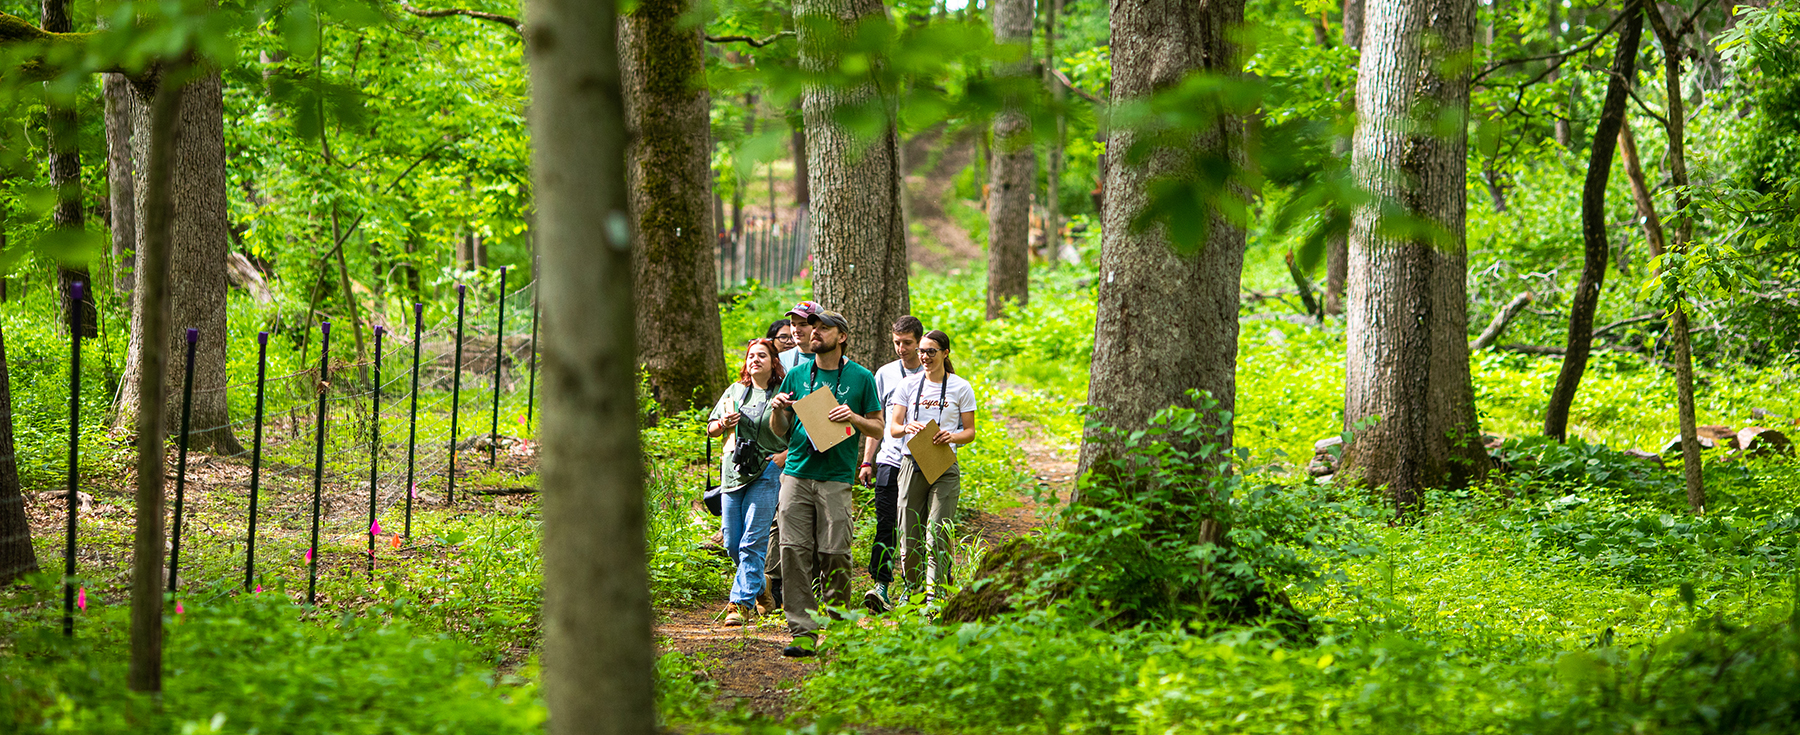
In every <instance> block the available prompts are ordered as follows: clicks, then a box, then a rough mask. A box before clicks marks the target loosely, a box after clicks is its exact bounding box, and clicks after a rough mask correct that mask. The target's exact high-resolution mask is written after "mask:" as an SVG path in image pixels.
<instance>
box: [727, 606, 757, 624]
mask: <svg viewBox="0 0 1800 735" xmlns="http://www.w3.org/2000/svg"><path fill="white" fill-rule="evenodd" d="M754 615H755V613H754V612H753V611H752V610H751V609H750V608H749V607H748V606H745V605H739V604H737V603H732V604H729V605H726V606H725V627H727V628H737V627H740V626H742V625H744V624H745V623H747V622H749V621H750V618H751V617H752V616H754Z"/></svg>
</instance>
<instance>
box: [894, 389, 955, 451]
mask: <svg viewBox="0 0 1800 735" xmlns="http://www.w3.org/2000/svg"><path fill="white" fill-rule="evenodd" d="M894 406H905V407H906V421H907V423H911V422H914V421H917V422H920V423H924V422H927V421H932V420H936V421H937V423H938V428H939V429H942V430H944V431H950V432H956V431H961V430H962V428H963V425H962V415H963V413H965V412H972V411H974V410H976V408H977V404H976V403H975V388H974V386H971V385H969V381H967V380H964V379H962V377H960V376H958V375H955V374H948V375H945V376H944V382H943V383H934V382H932V381H931V376H930V375H929V374H927V373H924V372H920V373H919V374H917V375H914V376H912V377H910V378H907V379H906V382H903V383H901V384H900V387H899V388H897V389H895V390H894V395H893V396H891V397H889V398H888V407H889V408H892V407H894ZM910 439H911V437H907V438H905V439H899V440H898V441H900V442H901V444H900V451H901V453H902V454H905V455H907V456H911V455H912V449H911V448H910V447H907V446H906V442H907V441H908V440H910ZM950 448H952V449H955V448H956V445H955V444H952V445H950Z"/></svg>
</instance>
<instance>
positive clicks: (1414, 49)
mask: <svg viewBox="0 0 1800 735" xmlns="http://www.w3.org/2000/svg"><path fill="white" fill-rule="evenodd" d="M1369 11H1370V12H1369V13H1368V15H1367V16H1365V18H1364V28H1363V34H1364V35H1363V48H1365V49H1368V53H1366V54H1364V55H1363V57H1362V65H1361V69H1360V73H1359V75H1358V78H1357V84H1356V112H1357V127H1356V134H1355V137H1354V139H1353V141H1352V145H1351V147H1352V155H1353V157H1352V164H1351V170H1352V173H1353V175H1354V176H1355V179H1356V183H1357V185H1358V186H1360V187H1363V188H1364V189H1365V190H1367V191H1369V192H1371V193H1372V194H1373V195H1374V201H1372V202H1371V203H1369V204H1366V205H1364V206H1362V207H1359V208H1358V209H1357V211H1356V213H1355V215H1354V217H1353V218H1352V220H1351V227H1350V247H1349V258H1348V260H1349V268H1348V274H1349V275H1348V279H1347V289H1346V304H1345V305H1346V307H1347V313H1348V319H1347V320H1346V324H1345V343H1346V351H1347V355H1348V358H1347V360H1346V363H1347V370H1346V373H1347V374H1346V376H1345V377H1346V381H1345V391H1344V423H1345V427H1346V429H1356V428H1357V427H1359V425H1360V424H1362V423H1363V422H1364V421H1365V420H1368V419H1372V418H1376V417H1379V422H1378V423H1376V424H1375V425H1374V426H1372V427H1369V428H1366V429H1362V430H1360V431H1358V433H1357V435H1356V436H1355V437H1354V438H1353V439H1352V440H1351V442H1350V444H1349V445H1348V446H1347V447H1345V450H1344V455H1343V460H1342V463H1341V465H1340V469H1339V472H1338V476H1339V477H1342V478H1345V479H1348V480H1351V481H1353V482H1359V483H1361V484H1364V485H1366V486H1368V487H1371V488H1381V487H1385V488H1387V492H1388V494H1389V497H1390V499H1391V500H1392V501H1393V503H1394V505H1395V507H1396V510H1397V511H1398V512H1400V513H1405V512H1407V511H1408V510H1410V509H1411V508H1413V507H1415V506H1417V505H1418V503H1419V499H1420V492H1421V491H1422V490H1424V489H1425V488H1428V487H1435V486H1441V485H1445V484H1461V483H1464V482H1467V481H1468V480H1470V479H1473V478H1475V477H1477V476H1479V475H1481V474H1482V473H1484V472H1485V471H1486V470H1487V466H1488V461H1487V456H1486V453H1485V452H1484V451H1483V449H1482V445H1481V432H1480V427H1479V424H1478V423H1477V419H1476V415H1475V391H1474V386H1473V384H1472V383H1471V381H1470V378H1469V342H1468V339H1469V338H1468V306H1467V303H1468V289H1467V284H1466V282H1465V278H1466V273H1465V271H1466V265H1465V263H1466V255H1465V250H1464V240H1463V238H1464V230H1463V223H1464V215H1465V212H1466V208H1467V204H1468V203H1467V201H1466V194H1465V189H1466V185H1465V182H1466V178H1465V177H1466V175H1467V169H1466V166H1467V164H1466V160H1465V153H1466V149H1467V140H1466V138H1465V136H1464V135H1463V133H1462V130H1463V129H1464V124H1465V121H1466V120H1467V119H1468V110H1469V84H1468V71H1467V68H1466V67H1464V66H1459V65H1457V64H1456V62H1453V61H1452V60H1454V59H1459V58H1463V57H1464V56H1465V55H1466V54H1468V53H1470V50H1471V48H1470V47H1471V43H1472V41H1473V36H1474V33H1475V6H1474V3H1473V2H1471V1H1470V0H1399V1H1398V2H1395V3H1391V4H1384V5H1378V6H1370V8H1369ZM1420 109H1428V110H1434V111H1436V112H1435V113H1434V114H1433V115H1432V116H1433V117H1437V116H1438V115H1443V114H1445V113H1449V114H1450V115H1452V116H1453V117H1454V120H1455V126H1454V130H1455V131H1456V132H1455V133H1454V134H1452V135H1451V136H1450V137H1436V136H1435V135H1434V134H1433V133H1432V132H1431V131H1429V130H1421V129H1419V126H1418V125H1417V124H1416V122H1415V121H1416V120H1417V119H1418V118H1417V115H1418V114H1419V113H1418V110H1420ZM1387 208H1391V209H1392V210H1395V211H1398V212H1400V213H1401V216H1403V217H1407V218H1410V222H1409V224H1411V225H1412V226H1411V227H1406V228H1404V230H1405V232H1403V233H1396V232H1395V231H1394V229H1392V228H1388V227H1384V226H1383V225H1385V224H1388V223H1384V222H1383V221H1382V218H1383V216H1384V209H1387Z"/></svg>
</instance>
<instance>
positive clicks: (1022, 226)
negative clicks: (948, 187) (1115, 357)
mask: <svg viewBox="0 0 1800 735" xmlns="http://www.w3.org/2000/svg"><path fill="white" fill-rule="evenodd" d="M988 7H989V9H990V11H991V13H992V15H993V23H994V43H996V44H1000V45H1016V46H1023V47H1028V46H1030V45H1031V19H1032V12H1031V0H994V2H993V3H992V4H990V5H989V6H988ZM1029 73H1031V57H1030V55H1029V53H1027V55H1026V56H1025V58H1024V59H1023V60H1021V61H1017V62H1014V63H1011V64H1006V65H1004V66H1002V67H1001V68H998V69H995V75H996V76H998V77H1000V78H1001V79H1002V80H1005V79H1006V78H1009V77H1010V78H1015V79H1016V78H1020V77H1023V76H1025V75H1027V74H1029ZM993 129H994V165H993V168H992V169H991V170H990V172H989V173H990V177H989V179H988V191H989V192H990V197H991V198H990V199H989V200H988V212H987V215H988V282H987V318H989V319H999V318H1000V317H1001V315H1002V314H1003V313H1004V312H1005V309H1006V305H1007V303H1008V302H1011V303H1015V304H1018V305H1020V306H1023V305H1024V304H1025V302H1026V300H1027V299H1028V298H1029V297H1030V283H1031V190H1032V189H1033V188H1035V187H1036V185H1037V154H1036V152H1035V151H1033V150H1032V146H1031V118H1029V117H1026V116H1025V112H1024V111H1023V110H1021V109H1019V108H1018V107H1016V106H1010V105H1009V106H1008V107H1007V108H1006V109H1004V110H1002V111H1001V112H1000V114H998V115H995V116H994V128H993Z"/></svg>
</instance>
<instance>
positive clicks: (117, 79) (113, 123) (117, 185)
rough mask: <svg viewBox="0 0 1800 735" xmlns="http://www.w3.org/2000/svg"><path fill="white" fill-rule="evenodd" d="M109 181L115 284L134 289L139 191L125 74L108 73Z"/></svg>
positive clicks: (125, 291) (122, 289)
mask: <svg viewBox="0 0 1800 735" xmlns="http://www.w3.org/2000/svg"><path fill="white" fill-rule="evenodd" d="M103 76H104V77H105V82H104V88H105V95H106V185H107V189H108V190H109V191H108V194H107V202H108V209H109V210H110V211H111V212H112V222H111V223H110V225H111V227H112V256H113V287H114V288H117V289H118V290H119V293H121V294H130V293H131V284H132V261H133V260H134V258H133V254H134V253H136V252H137V230H138V227H137V194H136V193H135V192H136V185H135V180H134V178H133V177H134V176H135V174H134V173H133V171H132V164H131V132H132V131H131V121H132V117H133V112H132V109H131V107H132V105H133V104H135V100H134V99H133V97H132V94H131V83H130V82H128V81H125V75H124V74H105V75H103Z"/></svg>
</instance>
